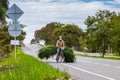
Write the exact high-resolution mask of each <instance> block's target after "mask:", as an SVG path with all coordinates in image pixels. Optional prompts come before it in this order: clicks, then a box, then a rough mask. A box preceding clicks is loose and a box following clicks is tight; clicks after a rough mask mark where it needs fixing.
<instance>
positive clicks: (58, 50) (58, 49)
mask: <svg viewBox="0 0 120 80" xmlns="http://www.w3.org/2000/svg"><path fill="white" fill-rule="evenodd" d="M59 52H60V48H57V56H56V60H57V59H58V58H59Z"/></svg>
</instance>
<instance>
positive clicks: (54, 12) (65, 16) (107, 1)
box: [7, 0, 120, 44]
mask: <svg viewBox="0 0 120 80" xmlns="http://www.w3.org/2000/svg"><path fill="white" fill-rule="evenodd" d="M9 3H10V4H9V7H11V6H12V5H13V4H16V5H17V6H18V7H19V8H20V9H21V10H23V11H24V14H23V15H22V16H21V17H20V18H19V20H18V21H20V23H21V24H25V25H27V27H25V28H24V31H26V33H27V35H26V38H25V40H24V43H25V44H28V43H30V41H31V39H33V38H34V32H35V30H38V29H41V28H42V27H44V26H45V25H46V24H48V23H50V22H60V23H63V24H76V25H78V26H79V27H80V28H81V29H83V30H85V29H86V25H85V24H84V22H85V20H86V19H87V17H88V16H94V15H95V13H96V12H97V11H98V10H110V11H114V12H117V13H118V12H120V0H9ZM7 21H8V22H10V21H12V20H11V19H7Z"/></svg>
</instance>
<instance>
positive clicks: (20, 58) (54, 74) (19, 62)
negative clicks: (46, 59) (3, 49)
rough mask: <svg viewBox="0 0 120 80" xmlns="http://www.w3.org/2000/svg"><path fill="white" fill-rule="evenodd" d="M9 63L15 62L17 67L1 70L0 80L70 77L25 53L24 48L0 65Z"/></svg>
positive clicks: (41, 79) (51, 79)
mask: <svg viewBox="0 0 120 80" xmlns="http://www.w3.org/2000/svg"><path fill="white" fill-rule="evenodd" d="M8 64H13V65H14V67H15V68H13V69H8V70H4V71H1V72H0V80H56V79H60V78H63V79H64V80H68V78H69V75H68V74H67V73H66V72H61V71H59V70H58V69H54V68H53V67H52V66H50V65H49V64H47V63H43V62H40V61H38V60H37V59H35V58H33V57H32V56H28V55H25V54H23V52H22V50H19V53H17V58H16V59H15V58H14V55H13V54H12V55H11V56H10V57H9V58H4V59H2V60H1V62H0V65H8Z"/></svg>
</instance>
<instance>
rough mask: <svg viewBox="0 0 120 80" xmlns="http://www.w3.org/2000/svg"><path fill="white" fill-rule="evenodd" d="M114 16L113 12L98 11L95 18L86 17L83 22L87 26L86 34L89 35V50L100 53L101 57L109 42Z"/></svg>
mask: <svg viewBox="0 0 120 80" xmlns="http://www.w3.org/2000/svg"><path fill="white" fill-rule="evenodd" d="M115 15H116V13H115V12H110V11H108V10H99V11H98V12H97V13H96V14H95V16H88V18H87V19H86V21H85V24H86V25H87V33H88V35H89V41H88V42H89V44H88V46H89V48H91V49H92V50H94V51H99V52H100V51H102V53H103V55H102V56H103V57H104V55H105V52H106V50H107V49H108V46H110V44H111V42H110V39H111V34H110V30H111V29H112V26H113V24H111V22H110V21H111V19H112V17H114V16H115Z"/></svg>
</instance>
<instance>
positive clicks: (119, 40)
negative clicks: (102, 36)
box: [110, 14, 120, 56]
mask: <svg viewBox="0 0 120 80" xmlns="http://www.w3.org/2000/svg"><path fill="white" fill-rule="evenodd" d="M119 21H120V14H118V15H117V16H114V17H113V18H112V19H111V24H113V26H112V27H113V29H111V35H112V36H111V40H110V41H111V46H112V48H113V49H114V51H116V52H118V53H119V56H120V48H119V47H120V22H119Z"/></svg>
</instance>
